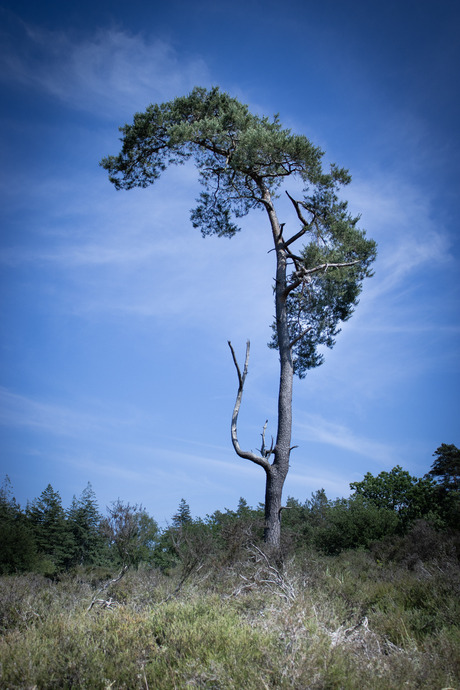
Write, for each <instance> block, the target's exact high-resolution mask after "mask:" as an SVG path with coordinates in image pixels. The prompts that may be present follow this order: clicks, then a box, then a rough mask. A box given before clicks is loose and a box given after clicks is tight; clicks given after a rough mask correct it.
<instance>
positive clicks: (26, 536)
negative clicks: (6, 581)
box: [0, 476, 37, 574]
mask: <svg viewBox="0 0 460 690" xmlns="http://www.w3.org/2000/svg"><path fill="white" fill-rule="evenodd" d="M36 565H37V548H36V545H35V540H34V535H33V533H32V529H31V527H30V525H29V524H28V522H27V520H26V517H25V515H24V513H23V512H22V511H21V508H20V506H19V505H18V503H17V502H16V499H15V498H14V496H13V490H12V486H11V482H10V479H9V477H8V476H6V477H5V479H4V482H3V484H2V486H1V487H0V574H10V573H17V572H24V571H27V570H33V569H34V568H35V567H36Z"/></svg>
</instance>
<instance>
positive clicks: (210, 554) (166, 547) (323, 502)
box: [0, 444, 460, 689]
mask: <svg viewBox="0 0 460 690" xmlns="http://www.w3.org/2000/svg"><path fill="white" fill-rule="evenodd" d="M434 457H435V460H434V462H433V465H432V467H431V470H430V471H429V472H428V473H427V474H426V475H425V476H424V477H421V478H416V477H412V476H411V475H410V474H409V473H408V472H406V471H405V470H403V469H402V468H401V467H399V466H397V467H395V468H393V469H392V470H391V471H390V472H381V473H380V474H379V475H377V476H373V475H372V474H370V473H367V474H366V475H365V477H364V478H363V480H362V481H360V482H355V483H352V484H351V485H350V488H351V490H352V493H351V495H350V497H349V498H346V499H335V500H329V499H328V498H327V496H326V494H325V492H324V490H322V489H321V490H319V491H317V492H316V493H314V494H313V495H312V496H311V498H310V499H308V500H306V501H305V502H301V501H299V500H297V499H295V498H288V499H287V501H286V506H285V508H284V510H283V520H282V524H283V528H282V548H281V552H280V553H279V554H277V556H276V557H273V556H271V557H269V555H267V553H266V552H265V551H264V544H263V541H262V535H263V516H264V512H263V506H262V505H259V506H258V507H257V508H252V507H250V506H249V505H248V504H247V502H246V501H245V499H243V498H241V499H240V501H239V503H238V506H237V508H236V510H229V509H226V510H225V511H220V510H216V511H215V512H214V513H213V514H212V515H208V516H206V517H205V518H193V517H192V514H191V511H190V507H189V505H188V504H187V502H186V501H185V500H184V499H182V500H181V502H180V505H179V506H178V509H177V512H176V513H175V514H174V515H173V517H172V519H171V523H170V524H169V525H168V526H167V527H166V528H164V529H160V528H159V527H158V525H157V523H156V522H155V520H154V518H153V517H151V516H149V515H148V513H147V512H146V511H145V510H144V509H143V508H142V506H139V505H130V504H128V503H124V502H123V501H122V500H120V499H118V500H116V501H115V502H113V503H112V504H111V505H110V506H109V507H108V508H107V512H106V515H105V516H103V515H102V514H101V513H100V512H99V507H98V504H97V498H96V496H95V494H94V492H93V490H92V488H91V485H90V484H88V486H87V487H86V489H85V490H84V491H83V492H82V494H81V495H80V497H79V498H77V497H74V499H73V501H72V503H71V506H70V507H69V508H68V509H67V510H65V509H64V508H63V506H62V502H61V498H60V495H59V493H58V492H57V491H55V490H54V489H53V487H52V486H51V485H48V486H47V487H46V489H45V490H44V491H43V492H42V494H41V495H40V497H39V498H37V499H35V500H34V501H32V502H31V503H30V504H28V505H27V507H26V508H25V509H24V510H23V509H21V507H20V506H19V505H18V504H17V503H16V501H15V499H14V497H13V489H12V487H11V485H10V483H9V480H8V478H7V479H6V480H5V482H4V484H3V487H2V489H1V493H0V520H1V522H0V553H1V572H2V577H1V578H0V601H1V604H0V631H1V638H0V660H1V674H2V676H1V680H2V686H3V687H8V688H22V687H37V688H48V687H59V688H61V687H91V688H108V687H117V688H153V687H154V688H160V689H161V688H173V687H174V688H175V687H179V688H182V687H210V688H211V687H212V688H241V687H245V688H260V687H267V688H356V687H359V686H362V687H364V688H366V687H372V688H400V687H402V686H403V685H404V687H410V688H423V687H430V688H434V687H439V688H447V687H455V684H456V683H457V684H458V683H459V682H460V652H459V650H460V630H459V626H458V621H459V620H460V604H459V601H460V598H459V594H460V568H459V556H460V532H459V529H458V527H459V519H458V518H459V513H460V511H459V508H460V486H459V477H460V451H459V450H458V448H456V447H455V446H454V445H447V444H442V445H441V446H440V447H439V448H438V449H437V450H436V452H435V453H434ZM243 662H244V663H243Z"/></svg>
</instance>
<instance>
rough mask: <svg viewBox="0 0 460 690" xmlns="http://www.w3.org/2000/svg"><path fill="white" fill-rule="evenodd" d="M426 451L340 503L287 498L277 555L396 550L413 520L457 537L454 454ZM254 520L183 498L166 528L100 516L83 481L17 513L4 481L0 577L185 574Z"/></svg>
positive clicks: (256, 523)
mask: <svg viewBox="0 0 460 690" xmlns="http://www.w3.org/2000/svg"><path fill="white" fill-rule="evenodd" d="M434 457H435V460H434V462H433V464H432V467H431V470H430V471H429V472H428V474H426V475H425V476H424V477H422V478H416V477H412V476H411V475H410V474H409V472H407V471H405V470H403V469H402V468H401V467H400V466H396V467H395V468H393V469H392V470H391V471H389V472H381V473H380V474H378V475H377V476H375V477H374V476H373V475H372V474H371V473H367V474H366V475H365V477H364V478H363V480H362V481H360V482H354V483H352V484H350V488H351V490H352V493H351V495H350V497H349V498H346V499H345V498H342V499H336V500H329V499H328V498H327V496H326V493H325V492H324V490H323V489H321V490H319V491H317V492H316V493H314V494H312V496H311V498H310V499H308V500H305V501H304V502H301V501H299V500H297V499H295V498H288V499H287V502H286V506H285V507H284V508H283V511H282V548H283V551H284V553H294V552H299V551H301V550H304V549H311V548H315V549H317V550H319V551H321V552H323V553H325V554H330V555H333V554H338V553H340V552H341V551H344V550H347V549H356V548H366V549H368V548H371V547H372V548H377V547H376V545H378V546H379V548H384V547H385V544H386V545H387V547H386V548H393V549H397V548H398V546H397V545H398V544H402V543H405V544H407V535H408V534H410V533H411V531H412V532H413V530H414V526H417V525H418V529H419V532H420V525H421V524H424V525H427V526H428V528H429V531H430V534H433V533H434V532H436V533H437V534H438V535H439V539H437V540H436V539H435V542H436V543H437V544H438V546H439V544H441V543H442V541H443V540H442V538H441V534H442V533H444V534H449V537H451V536H452V535H455V534H457V535H458V527H459V524H460V520H459V518H460V450H459V449H458V448H456V446H454V445H448V444H442V445H441V446H440V447H439V448H438V449H437V450H436V452H435V453H434ZM263 521H264V506H263V505H262V504H259V506H258V507H257V508H252V507H250V506H248V504H247V502H246V501H245V499H244V498H241V499H240V501H239V503H238V506H237V509H236V510H228V509H227V510H225V511H219V510H217V511H215V512H214V513H213V514H212V515H208V516H206V517H205V518H204V519H203V518H196V519H193V517H192V515H191V511H190V507H189V505H188V504H187V502H186V501H185V500H184V499H182V500H181V502H180V505H179V507H178V509H177V512H176V513H175V515H174V516H173V517H172V520H171V524H170V526H168V527H167V528H165V529H163V530H160V529H159V527H158V525H157V523H156V521H155V520H154V519H153V518H152V517H151V516H150V515H149V514H148V513H147V511H146V510H145V509H144V508H143V507H142V506H139V505H130V504H129V503H124V502H123V501H121V500H117V501H115V502H114V503H112V504H111V506H110V507H108V508H107V512H106V515H102V514H101V513H100V511H99V507H98V503H97V499H96V496H95V493H94V491H93V489H92V487H91V485H90V484H88V486H87V487H86V489H85V490H84V491H83V492H82V493H81V495H80V497H78V498H77V497H75V496H74V498H73V500H72V503H71V505H70V507H69V508H68V509H67V510H65V509H64V508H63V506H62V501H61V497H60V495H59V493H58V492H57V491H55V490H54V489H53V487H52V486H51V484H49V485H48V486H47V487H46V489H45V490H44V491H43V492H42V494H41V495H40V497H39V498H37V499H35V500H34V501H32V502H31V503H30V504H28V505H27V507H26V508H25V509H24V510H23V509H21V507H20V506H19V505H18V504H17V502H16V500H15V498H14V497H13V489H12V486H11V484H10V481H9V479H8V478H6V479H5V481H4V483H3V486H2V488H1V489H0V574H14V573H20V572H37V573H42V574H45V575H49V576H54V575H57V574H58V573H60V572H62V571H66V570H71V569H74V568H76V567H79V566H81V567H97V566H99V567H107V568H118V567H125V566H134V567H136V566H139V565H140V564H141V563H142V564H145V565H147V566H151V567H158V568H160V569H162V570H163V571H166V572H167V571H168V570H170V569H171V568H173V567H174V566H175V565H176V564H177V563H179V562H180V563H181V565H182V567H184V566H185V571H186V570H187V567H190V568H193V567H195V566H196V564H197V563H198V562H202V561H203V559H204V558H210V559H218V560H219V562H221V563H222V562H225V561H226V560H228V561H231V560H232V559H233V558H234V557H235V556H236V554H237V552H238V551H239V550H240V549H241V548H242V547H244V546H245V545H247V544H248V543H254V544H257V543H259V542H260V541H261V540H262V535H263ZM421 521H423V522H421ZM404 539H406V542H404ZM425 541H426V540H425ZM432 542H433V539H432V538H431V540H430V539H428V542H427V543H426V544H425V546H426V548H435V546H433V543H432ZM455 542H456V539H454V540H453V541H452V539H450V540H449V543H450V544H453V543H455ZM419 546H420V544H419ZM404 548H405V547H404ZM187 564H188V565H187ZM185 571H184V572H185Z"/></svg>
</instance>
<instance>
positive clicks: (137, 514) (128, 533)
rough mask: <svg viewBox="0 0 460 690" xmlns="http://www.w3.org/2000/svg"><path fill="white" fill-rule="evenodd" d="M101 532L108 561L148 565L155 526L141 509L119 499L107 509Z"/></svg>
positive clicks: (152, 555) (120, 563) (154, 542)
mask: <svg viewBox="0 0 460 690" xmlns="http://www.w3.org/2000/svg"><path fill="white" fill-rule="evenodd" d="M107 513H108V515H107V517H106V518H104V519H103V520H102V522H101V531H102V534H103V535H104V537H105V538H106V539H107V541H108V544H109V549H110V552H111V556H112V559H113V561H114V562H115V563H118V564H119V565H122V566H125V565H133V566H138V565H139V564H140V563H150V562H151V561H152V559H153V558H154V549H155V546H156V541H157V538H158V525H157V523H156V522H155V520H154V519H153V518H152V517H150V516H149V515H148V513H147V512H146V511H145V510H144V508H143V507H142V506H141V505H137V504H135V505H130V504H129V503H124V502H123V501H121V500H120V499H117V500H116V501H114V502H113V503H112V504H111V506H110V507H109V508H107Z"/></svg>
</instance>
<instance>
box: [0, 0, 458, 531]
mask: <svg viewBox="0 0 460 690" xmlns="http://www.w3.org/2000/svg"><path fill="white" fill-rule="evenodd" d="M0 20H1V21H0V26H1V27H2V28H1V29H0V39H1V40H0V46H1V47H0V80H1V93H2V97H1V111H0V118H1V152H2V153H1V155H2V162H3V165H2V167H1V172H0V193H1V208H0V223H1V247H0V271H1V273H0V290H1V292H0V300H1V302H0V304H1V343H0V347H1V349H0V353H1V362H0V424H1V426H0V433H1V474H2V476H4V475H5V474H8V475H9V477H10V479H11V482H12V484H13V489H14V494H15V496H16V498H17V500H18V501H19V502H20V503H21V505H22V506H25V504H26V502H27V500H32V499H34V498H35V497H37V496H39V495H40V493H41V492H42V491H43V489H44V488H45V487H46V485H47V484H48V483H51V484H52V486H53V488H54V489H55V490H57V491H59V493H60V494H61V496H62V499H63V503H64V506H68V505H69V504H70V501H71V499H72V496H73V495H74V494H76V495H77V496H78V495H79V494H80V493H81V491H82V490H83V489H84V488H85V486H86V484H87V482H88V481H90V482H91V484H92V486H93V489H94V490H95V492H96V496H97V498H98V501H99V505H100V508H101V509H102V510H104V509H105V506H106V505H107V504H109V503H110V502H111V501H113V500H115V499H117V498H118V497H120V498H122V499H123V500H125V501H129V502H131V503H142V504H143V506H144V507H145V508H146V509H147V510H148V512H149V513H150V514H151V515H152V516H153V517H155V518H156V519H157V520H158V522H159V523H160V524H161V525H164V524H165V521H167V520H169V519H170V518H171V516H172V515H173V514H174V512H175V510H176V508H177V506H178V504H179V502H180V499H181V498H185V499H186V500H187V502H188V503H189V505H190V507H191V511H192V514H193V515H194V516H201V517H204V516H205V515H206V514H207V513H212V512H213V511H214V510H216V509H221V510H222V509H224V508H235V507H236V505H237V502H238V499H239V497H240V496H243V497H245V498H246V500H247V501H248V502H249V504H251V505H257V504H258V502H259V501H263V498H264V486H265V477H264V473H263V471H262V470H261V468H259V467H256V466H254V465H251V464H250V463H249V462H248V461H244V460H242V459H239V458H237V457H236V456H235V454H234V452H233V449H232V447H231V440H230V419H231V413H232V409H233V404H234V399H235V395H236V389H237V379H236V374H235V370H234V367H233V363H232V360H231V355H230V352H229V349H228V346H227V340H229V339H230V340H231V341H232V343H233V345H234V347H235V349H236V351H237V353H238V354H239V356H240V358H243V356H244V347H245V342H246V340H247V339H250V340H251V361H250V366H249V375H248V379H247V382H246V387H245V394H244V398H243V403H242V408H241V412H240V422H239V436H240V443H241V445H242V447H244V448H249V449H256V448H257V447H259V445H260V433H261V431H262V427H263V424H264V422H265V420H266V419H267V418H268V430H267V435H268V436H270V434H271V433H272V434H274V433H275V429H276V400H277V393H278V357H277V353H276V352H274V351H271V350H269V349H268V348H267V342H268V341H269V340H270V336H271V329H270V324H271V322H272V315H273V295H272V284H273V275H274V255H273V253H269V250H270V249H271V236H270V228H269V227H268V225H267V220H266V219H265V218H264V216H263V214H260V213H258V212H252V213H251V214H250V215H248V216H247V217H246V218H245V219H244V220H243V222H242V232H241V233H239V234H238V235H237V236H235V237H234V238H233V239H231V240H228V239H219V238H206V239H202V238H201V236H200V234H199V232H198V231H196V230H194V229H193V227H192V225H191V222H190V220H189V212H190V209H191V208H193V206H194V200H195V198H196V197H197V196H198V193H199V186H198V183H197V175H196V172H195V169H194V167H193V165H186V166H183V167H179V168H171V169H169V170H168V171H167V172H166V173H165V174H164V175H163V177H162V178H161V180H159V181H158V183H156V184H155V185H154V186H153V187H149V188H148V189H145V190H132V191H129V192H116V191H115V190H114V188H113V187H112V186H111V185H110V184H109V182H108V180H107V176H106V173H105V171H104V170H103V169H102V168H100V167H99V161H100V159H101V158H102V157H104V156H106V155H108V154H115V153H117V152H118V150H119V140H118V138H119V132H118V127H119V126H120V125H123V124H124V123H125V122H131V121H132V116H133V114H134V113H135V112H136V111H139V110H144V109H145V107H146V106H147V105H148V104H149V103H156V102H163V101H165V100H170V99H172V98H174V97H176V96H180V95H184V94H186V93H188V92H189V91H190V90H191V89H192V88H193V87H194V86H196V85H200V86H205V87H210V86H212V85H218V86H220V88H221V89H222V90H225V91H228V92H229V93H230V94H231V95H232V96H235V97H237V98H239V99H240V100H241V101H243V102H244V103H247V104H248V105H249V107H250V109H251V110H252V111H253V112H255V113H257V114H260V115H267V116H270V117H271V116H272V115H273V114H274V113H279V115H280V119H281V122H282V123H283V125H284V126H286V127H290V128H291V129H292V130H293V131H295V132H297V133H300V134H305V135H306V136H308V137H309V138H310V139H311V140H312V141H313V143H314V144H316V145H319V146H320V147H321V148H322V149H323V150H324V151H325V162H326V163H327V164H328V163H329V162H336V163H337V164H338V165H340V166H344V167H346V168H349V170H350V172H351V174H352V177H353V182H352V184H351V185H350V186H349V187H347V188H346V189H345V190H344V191H343V197H344V198H346V199H348V200H349V203H350V210H351V211H352V212H353V213H360V214H361V216H362V218H361V223H360V226H361V227H364V228H366V230H367V233H368V236H369V237H371V238H373V239H375V240H376V241H377V243H378V251H379V253H378V259H377V261H376V263H375V275H374V277H373V278H372V279H370V280H368V281H367V282H366V284H365V287H364V291H363V293H362V296H361V299H360V304H359V305H358V307H357V310H356V312H355V314H354V316H353V317H352V318H351V320H350V321H349V322H347V323H346V324H345V325H344V327H343V329H342V332H341V333H340V334H339V336H338V338H337V344H336V346H335V347H334V349H333V350H328V351H327V352H326V358H325V363H324V364H323V365H322V366H321V367H319V368H317V369H315V370H313V371H312V372H310V373H309V374H308V375H307V377H306V379H305V380H302V381H299V380H296V381H295V387H294V426H293V443H294V444H296V445H298V448H297V449H296V450H295V451H294V452H293V454H292V457H291V469H290V473H289V475H288V479H287V482H286V485H285V491H284V496H285V497H287V496H288V495H291V496H294V497H295V498H298V499H299V500H301V501H304V500H305V499H307V498H309V497H310V494H311V492H313V491H316V490H317V489H320V488H324V489H325V490H326V494H327V496H328V497H329V498H334V497H336V496H346V495H348V494H349V483H350V482H353V481H359V480H360V479H361V478H362V476H363V475H364V474H365V473H366V472H368V471H369V472H372V473H373V474H378V473H379V472H380V471H382V470H389V469H391V468H392V467H394V466H395V465H397V464H399V465H402V466H403V468H404V469H407V470H408V471H409V472H411V474H413V475H415V476H422V475H423V474H425V473H426V472H427V471H428V470H429V468H430V466H431V462H432V460H433V458H432V454H433V452H434V451H435V449H436V448H437V447H438V446H439V445H441V443H454V444H456V445H457V446H460V426H459V421H458V420H459V389H460V385H459V384H460V376H459V373H460V372H459V369H460V367H459V361H460V358H459V349H460V348H459V335H460V320H459V315H460V314H459V312H460V308H459V305H460V299H459V297H460V295H459V292H460V290H459V280H458V274H459V271H458V267H459V253H460V243H459V227H458V213H457V203H458V194H459V189H460V174H459V173H460V166H459V152H460V146H459V136H458V122H460V107H459V105H460V94H459V87H458V68H459V65H460V49H459V44H458V31H459V29H460V11H459V9H458V5H457V4H456V3H454V2H449V1H447V0H441V1H440V2H425V3H424V2H415V1H414V2H413V1H412V0H404V1H403V2H401V1H399V2H387V3H384V4H383V3H373V2H369V1H368V0H367V2H364V1H361V0H358V1H356V2H346V1H340V2H339V1H338V0H326V1H325V2H322V3H321V5H320V6H319V3H316V2H315V3H313V2H310V0H306V1H305V0H304V1H299V2H295V1H292V0H287V2H284V3H275V2H272V1H270V0H269V1H268V2H267V1H265V2H261V1H259V0H248V1H245V2H240V1H239V0H237V1H236V2H235V1H232V2H227V1H226V0H225V1H224V2H210V1H208V0H206V1H203V2H201V1H200V0H199V1H198V2H194V3H185V2H178V1H177V0H172V2H169V3H168V4H167V6H166V3H157V2H151V3H146V2H138V1H136V0H134V1H132V2H130V3H129V4H127V3H121V2H117V1H114V0H111V1H110V2H109V1H108V0H107V1H106V2H98V1H97V0H96V1H95V2H92V3H88V2H85V1H83V2H81V3H78V5H75V6H72V7H69V6H68V5H67V4H65V3H57V2H46V1H45V2H41V3H29V2H24V1H23V0H15V1H14V2H9V1H6V2H3V3H2V5H1V6H0ZM278 215H279V217H280V220H281V222H287V223H289V222H290V221H293V220H294V219H293V218H292V212H291V209H290V208H289V207H288V205H287V204H286V203H285V202H284V200H283V199H280V202H279V207H278Z"/></svg>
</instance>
